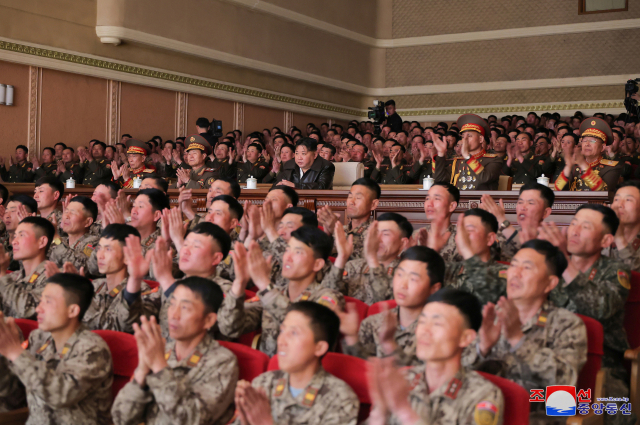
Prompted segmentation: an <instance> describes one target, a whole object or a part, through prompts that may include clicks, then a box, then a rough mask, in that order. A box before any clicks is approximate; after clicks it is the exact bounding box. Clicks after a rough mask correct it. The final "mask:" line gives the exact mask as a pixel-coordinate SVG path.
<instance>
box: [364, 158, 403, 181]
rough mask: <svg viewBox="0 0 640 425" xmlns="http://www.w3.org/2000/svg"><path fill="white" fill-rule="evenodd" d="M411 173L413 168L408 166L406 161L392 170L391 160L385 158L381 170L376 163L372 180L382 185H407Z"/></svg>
mask: <svg viewBox="0 0 640 425" xmlns="http://www.w3.org/2000/svg"><path fill="white" fill-rule="evenodd" d="M410 171H411V167H409V166H408V165H407V160H406V159H404V158H402V160H401V161H400V163H399V164H397V165H396V166H395V167H393V168H391V160H390V159H389V158H385V159H384V160H383V161H382V164H381V165H380V168H379V169H378V168H377V163H375V162H374V165H373V170H372V172H371V179H372V180H375V181H377V182H378V183H380V184H407V183H408V182H409V172H410Z"/></svg>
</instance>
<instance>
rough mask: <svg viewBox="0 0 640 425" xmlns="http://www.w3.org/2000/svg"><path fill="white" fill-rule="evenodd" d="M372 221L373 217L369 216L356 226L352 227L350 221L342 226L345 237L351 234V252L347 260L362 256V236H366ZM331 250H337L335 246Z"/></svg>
mask: <svg viewBox="0 0 640 425" xmlns="http://www.w3.org/2000/svg"><path fill="white" fill-rule="evenodd" d="M372 222H373V219H372V218H370V219H369V220H367V221H365V222H364V223H362V224H361V225H360V226H358V227H356V228H352V226H351V223H349V224H345V225H344V226H343V227H344V232H345V233H346V235H347V238H348V237H349V235H353V252H352V253H351V257H349V260H355V259H357V258H363V257H364V238H366V237H367V232H368V231H369V226H370V225H371V223H372ZM333 250H334V252H337V251H336V248H335V246H334V248H333Z"/></svg>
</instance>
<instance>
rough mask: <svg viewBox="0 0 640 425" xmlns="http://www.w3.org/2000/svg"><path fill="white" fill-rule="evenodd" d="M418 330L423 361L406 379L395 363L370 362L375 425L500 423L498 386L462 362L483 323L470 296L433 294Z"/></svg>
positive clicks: (450, 291)
mask: <svg viewBox="0 0 640 425" xmlns="http://www.w3.org/2000/svg"><path fill="white" fill-rule="evenodd" d="M417 322H418V324H417V326H416V328H415V340H416V346H417V347H416V355H417V357H418V359H420V361H421V362H422V363H421V364H419V365H415V366H413V367H412V368H410V369H409V370H408V373H407V374H406V375H405V374H403V373H402V372H401V371H400V370H399V369H398V367H397V366H396V365H395V364H394V360H395V359H393V358H387V359H372V360H371V361H370V367H369V373H368V378H369V379H368V380H369V394H370V395H371V398H372V401H373V406H372V410H371V414H370V416H369V423H370V424H371V425H377V424H383V423H385V424H392V425H400V424H423V423H432V421H433V418H438V420H437V421H436V423H452V424H453V423H465V424H502V420H503V408H504V397H503V395H502V392H501V391H500V389H499V388H498V387H496V386H495V385H494V384H492V383H491V382H490V381H488V380H487V379H485V378H483V377H482V376H480V375H479V374H478V373H476V372H474V371H470V370H468V369H466V368H465V367H463V365H462V362H461V358H462V355H463V352H464V350H465V349H466V348H467V347H469V346H470V345H471V344H472V343H473V341H474V339H476V335H477V332H478V329H479V328H480V324H481V322H482V314H481V305H480V303H479V302H478V300H477V299H475V297H474V296H473V295H471V294H468V293H466V292H463V291H459V290H455V289H451V288H444V289H441V290H440V291H438V292H436V293H435V294H433V295H431V296H430V297H429V299H428V300H427V302H426V305H425V306H424V308H423V309H422V312H421V313H420V316H419V318H418V320H417Z"/></svg>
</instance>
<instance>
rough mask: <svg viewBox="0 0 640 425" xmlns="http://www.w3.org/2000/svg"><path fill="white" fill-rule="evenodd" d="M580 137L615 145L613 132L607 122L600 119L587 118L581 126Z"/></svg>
mask: <svg viewBox="0 0 640 425" xmlns="http://www.w3.org/2000/svg"><path fill="white" fill-rule="evenodd" d="M580 136H582V137H585V136H590V137H595V138H597V139H600V140H602V141H603V142H604V143H605V145H610V144H611V143H613V132H612V131H611V127H609V124H607V122H606V121H604V120H602V119H600V118H595V117H592V118H587V119H586V120H584V121H582V124H580Z"/></svg>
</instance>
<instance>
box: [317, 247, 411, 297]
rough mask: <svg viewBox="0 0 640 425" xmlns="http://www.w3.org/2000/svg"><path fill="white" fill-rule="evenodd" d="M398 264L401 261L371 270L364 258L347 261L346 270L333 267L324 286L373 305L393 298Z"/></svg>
mask: <svg viewBox="0 0 640 425" xmlns="http://www.w3.org/2000/svg"><path fill="white" fill-rule="evenodd" d="M398 264H400V259H399V258H396V259H395V260H393V261H392V262H391V264H389V267H384V266H383V265H382V264H380V265H379V266H378V267H376V268H374V269H371V268H369V266H368V265H367V260H365V259H364V258H358V259H355V260H351V261H347V264H345V266H344V269H339V268H337V267H336V266H332V267H331V269H330V270H329V273H327V275H326V276H325V277H324V279H323V280H322V285H323V286H325V287H327V288H331V289H334V290H336V291H339V292H340V293H342V294H343V295H346V296H348V297H352V298H356V299H359V300H360V301H364V302H365V303H367V304H369V305H372V304H375V303H377V302H378V301H386V300H390V299H392V298H393V274H394V273H395V271H396V267H398Z"/></svg>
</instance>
